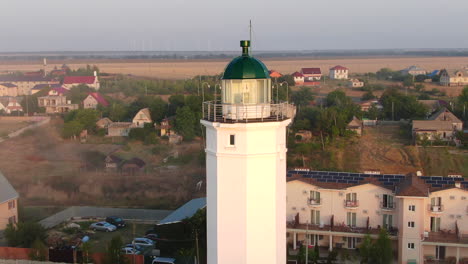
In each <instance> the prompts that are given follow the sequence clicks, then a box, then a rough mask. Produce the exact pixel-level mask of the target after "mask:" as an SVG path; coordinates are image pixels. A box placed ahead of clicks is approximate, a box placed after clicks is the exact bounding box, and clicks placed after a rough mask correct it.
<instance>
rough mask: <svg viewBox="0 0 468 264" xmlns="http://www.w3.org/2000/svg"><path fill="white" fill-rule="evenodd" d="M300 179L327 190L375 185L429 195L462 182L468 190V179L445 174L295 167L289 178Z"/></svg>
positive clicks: (401, 192) (400, 191)
mask: <svg viewBox="0 0 468 264" xmlns="http://www.w3.org/2000/svg"><path fill="white" fill-rule="evenodd" d="M295 180H299V181H302V182H305V183H308V184H311V185H314V186H317V187H321V188H326V189H337V190H341V189H346V188H350V187H353V186H359V185H363V184H369V183H371V184H374V185H378V186H381V187H384V188H387V189H390V190H392V191H394V192H395V193H396V194H397V195H401V196H417V197H422V196H427V195H428V193H429V192H435V191H440V190H446V189H451V188H453V187H455V184H456V183H457V182H458V183H460V185H461V186H460V188H461V189H464V190H468V179H465V178H462V177H461V178H453V177H442V176H415V174H409V175H406V176H405V175H403V174H368V173H352V172H333V171H306V170H292V171H288V173H287V181H288V182H289V181H295Z"/></svg>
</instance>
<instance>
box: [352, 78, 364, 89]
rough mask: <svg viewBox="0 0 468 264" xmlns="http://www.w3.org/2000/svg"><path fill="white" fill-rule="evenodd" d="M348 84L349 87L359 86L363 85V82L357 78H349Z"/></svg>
mask: <svg viewBox="0 0 468 264" xmlns="http://www.w3.org/2000/svg"><path fill="white" fill-rule="evenodd" d="M348 86H349V87H351V88H361V87H364V82H363V81H361V80H359V79H351V80H349V82H348Z"/></svg>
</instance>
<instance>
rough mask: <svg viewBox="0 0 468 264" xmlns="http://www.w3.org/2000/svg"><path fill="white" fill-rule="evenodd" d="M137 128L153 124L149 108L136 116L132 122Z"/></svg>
mask: <svg viewBox="0 0 468 264" xmlns="http://www.w3.org/2000/svg"><path fill="white" fill-rule="evenodd" d="M132 123H133V125H134V126H135V127H145V124H152V123H153V120H152V119H151V113H150V111H149V109H148V108H143V109H141V110H140V111H138V113H137V114H136V115H135V117H134V118H133V120H132Z"/></svg>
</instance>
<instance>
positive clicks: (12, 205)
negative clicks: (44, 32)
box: [8, 200, 16, 210]
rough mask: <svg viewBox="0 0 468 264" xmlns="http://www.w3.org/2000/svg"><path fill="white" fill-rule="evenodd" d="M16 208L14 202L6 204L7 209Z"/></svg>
mask: <svg viewBox="0 0 468 264" xmlns="http://www.w3.org/2000/svg"><path fill="white" fill-rule="evenodd" d="M15 207H16V203H15V200H13V201H9V202H8V209H10V210H11V209H14V208H15Z"/></svg>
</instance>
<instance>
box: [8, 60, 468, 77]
mask: <svg viewBox="0 0 468 264" xmlns="http://www.w3.org/2000/svg"><path fill="white" fill-rule="evenodd" d="M262 60H263V62H264V63H265V64H266V66H267V67H268V68H269V69H275V70H277V71H280V72H283V73H293V72H295V71H298V70H299V69H300V68H302V67H320V68H321V69H322V73H324V74H327V73H328V69H329V68H331V67H333V66H335V65H338V64H339V65H343V66H346V67H348V68H349V69H350V71H351V73H365V72H376V71H378V70H379V69H381V68H391V69H394V70H400V69H404V68H406V67H408V66H411V65H417V66H419V67H422V68H424V69H426V70H428V71H431V70H435V69H442V68H450V69H451V68H460V67H463V66H467V65H468V57H377V58H375V57H369V58H330V59H323V58H320V59H314V58H302V59H298V58H282V59H277V58H266V59H262ZM228 62H229V59H222V60H221V59H216V60H117V59H116V60H86V61H82V60H63V61H49V65H48V68H49V69H53V68H54V67H55V66H57V67H60V66H62V64H64V63H66V64H67V65H69V66H70V67H71V68H73V69H76V68H79V67H85V66H86V65H87V64H92V65H97V66H98V67H99V68H100V69H101V70H102V71H103V72H107V73H116V74H125V75H126V74H131V75H135V76H145V77H152V78H161V79H186V78H191V77H193V76H196V75H214V74H219V73H221V72H222V71H223V70H224V67H226V64H227V63H228ZM41 68H42V61H15V62H12V61H0V72H2V71H35V70H38V69H41Z"/></svg>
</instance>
